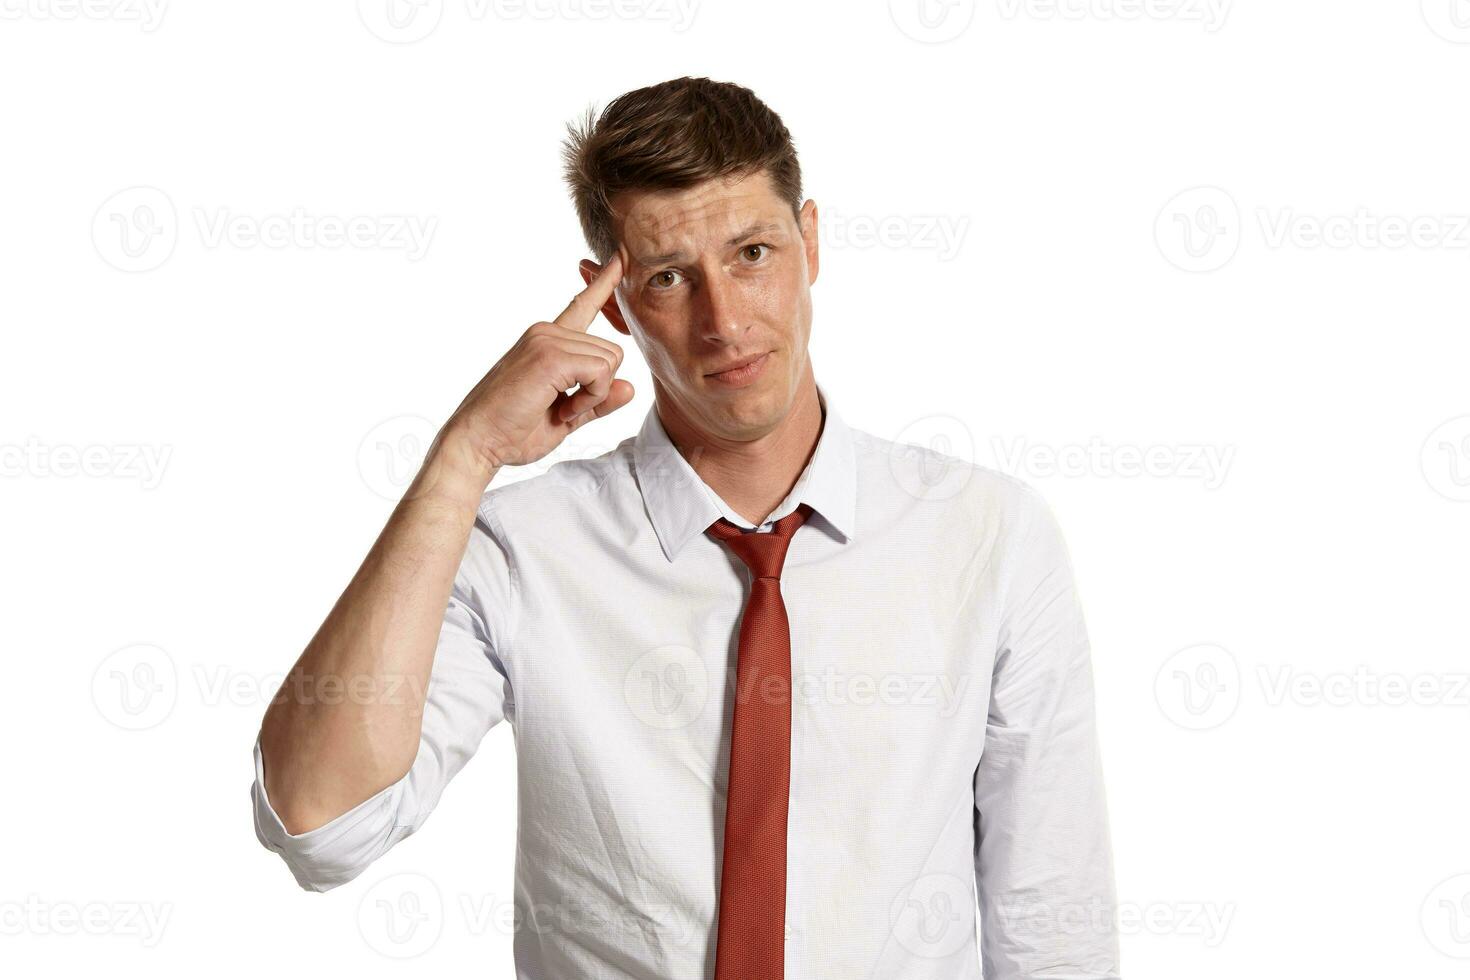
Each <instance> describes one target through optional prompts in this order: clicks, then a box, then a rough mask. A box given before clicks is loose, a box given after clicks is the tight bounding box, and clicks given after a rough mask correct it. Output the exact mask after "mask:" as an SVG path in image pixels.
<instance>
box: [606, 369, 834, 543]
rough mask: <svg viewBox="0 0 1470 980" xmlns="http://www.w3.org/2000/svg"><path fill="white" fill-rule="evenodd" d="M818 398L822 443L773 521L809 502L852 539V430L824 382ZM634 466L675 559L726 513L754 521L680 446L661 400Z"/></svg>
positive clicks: (737, 520) (638, 440)
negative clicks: (662, 411) (728, 499)
mask: <svg viewBox="0 0 1470 980" xmlns="http://www.w3.org/2000/svg"><path fill="white" fill-rule="evenodd" d="M817 398H818V400H819V401H820V403H821V405H822V406H823V408H825V410H826V418H825V419H824V420H823V422H822V433H821V435H820V436H819V437H818V438H817V447H816V449H815V450H814V451H813V453H812V458H811V459H810V460H809V461H808V462H807V465H806V468H805V469H804V470H802V472H801V476H800V477H799V478H798V479H797V481H796V485H795V486H794V487H792V488H791V492H790V493H789V494H787V495H786V499H785V500H783V501H781V503H780V504H779V505H778V506H777V507H776V509H775V510H773V511H772V512H771V514H770V515H769V517H768V518H767V520H768V521H774V520H779V519H780V518H782V517H785V516H786V515H787V514H789V513H791V512H792V511H794V510H796V508H797V506H798V505H799V504H803V503H804V504H808V505H809V506H810V507H811V508H812V510H813V511H815V512H816V514H817V515H820V516H821V519H822V520H823V521H825V522H826V524H827V525H828V526H829V527H831V528H832V529H833V530H835V531H836V532H837V533H838V534H840V535H841V536H842V538H843V540H848V539H850V538H851V537H852V535H853V523H854V517H855V515H856V512H857V457H856V455H855V453H854V449H853V437H852V430H851V429H849V428H848V426H847V424H846V423H845V422H843V420H842V418H841V416H839V415H838V414H837V410H836V409H835V408H834V407H833V405H832V399H831V397H830V395H829V394H828V392H827V390H826V389H825V388H823V387H822V386H821V384H817ZM633 466H634V469H635V470H636V472H637V475H638V487H639V489H640V490H641V492H642V494H643V503H644V507H645V509H646V510H647V511H648V516H649V519H650V520H651V521H652V522H653V529H654V531H655V533H657V535H658V540H659V544H661V545H662V546H663V550H664V554H665V555H666V556H667V557H668V559H669V561H673V560H674V559H675V558H676V557H678V554H679V552H680V550H681V549H683V547H684V545H685V544H686V543H687V542H688V541H689V539H690V538H692V537H694V535H696V534H702V533H704V531H705V530H706V529H707V528H708V527H709V526H710V525H711V524H713V523H714V522H715V521H716V520H718V519H719V518H721V517H723V518H725V519H726V520H728V521H730V522H731V523H734V524H737V525H739V526H740V527H750V526H751V524H750V522H749V521H747V520H745V519H744V518H743V517H741V516H740V515H738V514H736V513H735V512H734V511H732V510H731V509H730V507H729V505H727V504H726V503H725V502H724V501H723V500H721V499H720V498H719V496H718V495H717V494H716V493H715V492H714V491H713V490H712V489H710V487H709V485H708V484H706V483H705V482H704V480H703V479H702V478H701V477H700V476H699V474H698V473H696V472H694V468H693V467H692V466H690V465H689V461H688V460H686V459H685V458H684V456H683V455H682V454H681V453H680V452H679V450H678V449H677V448H676V447H675V446H674V444H673V441H672V440H671V439H670V438H669V434H668V432H667V430H665V429H664V426H663V422H662V420H661V419H659V417H658V404H657V402H655V403H654V404H653V405H652V406H650V407H649V409H648V415H647V416H646V417H645V418H644V420H643V428H641V429H640V430H639V431H638V435H637V436H635V437H634V440H633Z"/></svg>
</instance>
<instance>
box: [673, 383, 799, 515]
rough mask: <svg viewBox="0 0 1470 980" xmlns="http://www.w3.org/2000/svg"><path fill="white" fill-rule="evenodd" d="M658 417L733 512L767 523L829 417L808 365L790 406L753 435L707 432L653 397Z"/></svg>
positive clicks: (680, 449)
mask: <svg viewBox="0 0 1470 980" xmlns="http://www.w3.org/2000/svg"><path fill="white" fill-rule="evenodd" d="M655 402H656V405H657V408H658V413H659V421H660V422H662V423H663V426H664V431H665V432H667V433H668V434H669V439H670V440H672V442H673V443H674V445H675V446H676V447H677V448H678V450H679V453H680V455H682V456H683V457H684V458H685V459H686V460H688V461H689V466H690V467H691V468H692V469H693V470H694V472H695V473H697V474H699V478H700V479H701V480H703V481H704V482H705V483H706V484H708V485H709V487H710V489H711V490H713V491H714V492H715V493H717V494H719V495H720V499H721V500H723V501H725V502H726V503H727V504H729V505H730V506H731V507H732V508H734V510H735V513H737V514H739V515H740V516H741V517H743V518H745V519H746V520H747V521H749V522H750V523H752V524H763V523H764V522H765V520H766V518H767V517H768V516H769V515H770V513H771V512H772V511H773V510H775V509H776V506H777V505H778V504H780V503H781V501H783V500H785V499H786V495H787V494H788V493H790V492H791V488H792V487H794V486H796V481H797V480H798V479H800V477H801V472H802V470H804V469H805V468H806V465H807V463H808V462H809V461H810V460H811V457H812V453H813V451H815V449H816V448H817V440H818V438H819V437H820V436H821V434H822V424H823V421H824V420H825V418H826V413H825V410H824V409H823V408H822V405H821V399H820V397H819V396H818V395H817V387H816V382H815V381H814V379H813V377H812V374H811V371H810V369H808V371H807V376H806V378H805V379H804V380H803V382H802V384H801V386H800V387H799V388H798V389H797V395H796V399H795V400H794V401H793V402H792V404H791V410H790V411H789V412H787V413H786V415H785V417H784V418H782V419H781V421H780V422H778V423H776V425H775V426H774V427H772V428H771V429H770V430H769V431H767V432H764V433H762V434H760V435H758V436H756V437H755V438H752V439H743V440H742V439H731V438H725V437H722V436H718V435H713V434H711V433H709V432H706V431H704V430H702V429H700V428H699V427H697V426H696V425H694V424H693V423H691V422H690V421H689V420H688V419H687V418H685V417H684V416H683V415H682V414H681V413H679V412H678V411H677V410H669V409H668V408H666V403H665V402H664V401H662V400H659V399H655Z"/></svg>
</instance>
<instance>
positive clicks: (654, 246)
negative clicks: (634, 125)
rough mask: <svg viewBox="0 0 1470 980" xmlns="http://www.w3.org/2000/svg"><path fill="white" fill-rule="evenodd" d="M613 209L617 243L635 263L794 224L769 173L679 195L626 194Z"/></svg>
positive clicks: (696, 187)
mask: <svg viewBox="0 0 1470 980" xmlns="http://www.w3.org/2000/svg"><path fill="white" fill-rule="evenodd" d="M612 203H613V212H614V215H615V220H616V223H617V226H618V239H619V241H621V242H622V243H623V245H624V246H625V247H626V248H627V249H628V251H629V252H630V253H631V254H632V256H633V258H634V260H635V261H639V260H642V259H643V258H646V257H650V256H656V255H658V254H667V253H671V252H679V251H689V250H694V249H700V248H704V247H709V246H719V245H722V244H724V243H725V242H726V241H727V240H728V239H729V238H730V237H731V236H734V235H736V234H738V233H739V232H742V231H744V230H746V229H748V228H752V227H755V226H769V225H781V224H783V223H787V224H789V223H793V222H794V221H795V219H794V218H793V217H792V215H791V209H790V207H788V206H787V204H786V203H785V202H784V201H782V200H781V199H780V198H779V197H778V196H777V195H776V193H775V191H774V190H773V189H772V188H771V181H770V178H769V177H767V176H766V174H765V173H755V174H751V175H749V176H746V177H743V178H728V177H717V178H714V179H712V180H707V181H704V182H703V183H699V184H695V185H694V186H692V187H686V188H681V189H679V190H658V191H626V192H624V193H622V194H619V195H618V196H617V198H616V199H614V201H613V202H612ZM783 219H784V221H783Z"/></svg>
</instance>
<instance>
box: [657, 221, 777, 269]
mask: <svg viewBox="0 0 1470 980" xmlns="http://www.w3.org/2000/svg"><path fill="white" fill-rule="evenodd" d="M780 227H781V226H780V225H778V224H776V223H775V222H767V223H765V224H759V225H751V226H750V227H748V228H745V229H742V230H741V231H739V232H737V233H735V234H734V235H731V236H730V237H729V238H728V239H726V240H725V247H726V248H733V247H735V246H736V245H739V244H740V243H741V242H743V241H745V240H746V239H747V238H750V237H751V236H753V235H760V234H764V233H765V232H768V231H777V230H779V229H780ZM688 255H689V253H687V252H664V253H663V254H661V255H641V256H637V257H636V258H635V260H634V261H636V262H637V263H638V264H639V265H645V266H652V265H665V264H667V263H669V262H677V261H679V260H681V259H685V258H687V257H688Z"/></svg>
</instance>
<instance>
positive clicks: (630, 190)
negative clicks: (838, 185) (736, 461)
mask: <svg viewBox="0 0 1470 980" xmlns="http://www.w3.org/2000/svg"><path fill="white" fill-rule="evenodd" d="M569 128H570V130H571V137H570V139H568V140H567V142H566V145H565V148H564V157H565V161H566V177H567V181H568V183H569V184H570V185H571V190H572V197H573V200H574V201H575V203H576V207H577V215H578V217H579V218H580V219H581V222H582V230H583V233H584V235H585V236H586V238H587V243H588V245H589V246H590V247H591V249H592V251H593V254H595V255H596V256H597V260H598V263H601V264H604V265H605V264H606V263H607V262H608V261H610V260H612V259H613V257H614V256H616V257H617V258H618V259H619V260H620V261H621V263H622V274H621V279H620V282H619V285H618V288H617V291H616V293H615V294H614V297H613V298H612V299H611V300H609V301H608V303H607V305H606V306H604V307H603V312H604V314H605V315H606V316H607V318H608V320H609V321H610V322H611V323H612V324H613V325H614V326H615V327H616V328H617V329H618V330H619V331H621V332H623V333H626V334H629V335H630V336H632V337H633V339H634V340H635V341H636V342H637V344H638V346H639V349H640V350H642V351H643V356H644V358H645V360H647V362H648V365H649V369H650V371H651V372H652V374H653V378H654V385H655V389H656V391H658V392H659V393H660V395H659V401H660V405H661V407H663V408H666V409H669V410H672V411H673V412H675V413H677V414H678V415H679V416H681V417H682V418H683V419H685V420H687V421H688V422H689V423H690V424H691V425H693V426H695V427H697V428H698V429H701V430H703V431H704V432H706V433H707V434H708V435H710V436H712V437H718V438H726V439H732V440H748V439H753V438H757V437H759V436H761V435H764V434H765V433H766V432H768V431H770V430H771V429H773V428H775V427H776V426H777V425H778V424H779V423H780V421H781V420H782V419H783V418H785V417H786V415H787V412H788V411H789V410H790V408H791V405H792V403H793V401H794V400H795V398H796V397H797V395H798V392H799V391H800V390H801V388H802V386H803V385H810V384H812V383H813V382H812V372H811V365H810V362H809V361H808V359H807V339H808V337H809V336H810V333H811V319H812V308H811V293H810V286H811V284H812V283H813V282H814V281H815V280H816V278H817V266H818V264H817V211H816V205H815V204H814V203H813V202H811V201H806V202H804V203H803V201H802V198H801V170H800V167H799V166H798V164H797V160H796V150H795V147H793V146H792V143H791V135H790V133H788V132H787V130H786V127H785V125H784V124H783V123H782V122H781V119H780V117H779V116H777V115H776V114H775V113H774V112H772V111H771V110H770V109H769V108H768V107H767V106H766V105H765V104H764V103H763V102H761V101H760V100H759V99H758V98H756V97H755V95H754V93H752V92H751V91H750V90H749V89H746V88H742V87H741V86H739V85H733V84H730V83H726V82H713V81H710V80H709V79H707V78H679V79H675V80H673V81H668V82H662V83H660V84H658V85H652V86H649V87H647V88H642V89H637V90H635V91H632V92H628V93H626V94H624V95H622V96H619V97H618V98H617V99H615V100H613V102H611V103H610V104H609V105H608V106H607V108H606V109H604V110H603V112H602V114H601V115H600V116H598V117H597V118H596V119H594V118H593V115H592V113H591V112H590V111H589V112H588V114H587V116H586V119H585V120H584V121H583V122H582V124H581V125H580V126H572V127H569ZM598 263H591V262H583V263H582V274H583V276H584V277H585V278H587V279H588V281H590V280H591V278H592V276H593V275H595V274H596V272H597V270H598V269H599V268H600V265H599V264H598ZM755 355H765V358H764V361H763V362H761V364H760V365H759V369H758V373H757V374H756V376H755V377H754V378H753V379H742V378H733V377H731V376H729V375H726V376H724V377H718V376H716V375H717V373H718V372H720V371H721V369H723V368H727V367H729V366H730V365H732V364H735V363H738V362H740V361H745V360H748V359H749V358H751V357H752V356H755Z"/></svg>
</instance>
